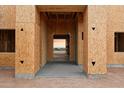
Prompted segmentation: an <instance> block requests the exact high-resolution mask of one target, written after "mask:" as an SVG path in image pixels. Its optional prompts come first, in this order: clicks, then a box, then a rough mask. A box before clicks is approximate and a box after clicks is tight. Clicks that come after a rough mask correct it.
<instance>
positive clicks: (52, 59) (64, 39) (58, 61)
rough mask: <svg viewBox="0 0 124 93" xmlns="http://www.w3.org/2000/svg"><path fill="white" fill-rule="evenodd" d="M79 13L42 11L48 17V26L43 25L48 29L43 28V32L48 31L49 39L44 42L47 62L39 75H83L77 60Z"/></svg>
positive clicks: (47, 37) (47, 36)
mask: <svg viewBox="0 0 124 93" xmlns="http://www.w3.org/2000/svg"><path fill="white" fill-rule="evenodd" d="M39 7H40V6H39ZM79 14H80V12H77V11H72V12H71V11H68V12H64V11H43V12H42V13H41V15H42V16H44V17H45V18H46V20H45V22H43V23H46V25H45V26H46V27H42V28H46V29H45V31H44V29H42V33H45V32H46V39H47V42H46V43H45V42H44V43H43V44H46V47H43V50H42V55H44V53H43V51H45V49H46V50H47V51H46V62H45V64H44V66H43V67H42V68H41V69H40V70H39V72H38V75H37V77H42V76H45V77H72V76H74V77H75V76H76V77H80V76H82V75H83V70H82V69H83V68H82V65H78V62H77V42H78V36H77V35H78V16H79ZM81 14H82V13H81ZM42 18H43V17H42ZM42 18H41V21H42V20H43V19H42ZM42 26H43V24H42ZM43 58H45V57H44V56H43ZM43 62H44V61H42V63H43Z"/></svg>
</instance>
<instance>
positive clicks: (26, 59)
mask: <svg viewBox="0 0 124 93" xmlns="http://www.w3.org/2000/svg"><path fill="white" fill-rule="evenodd" d="M29 10H30V11H29ZM35 13H36V12H35V6H16V62H15V68H16V69H15V76H16V77H17V78H21V77H22V78H32V77H33V76H34V75H35V70H34V66H35V65H34V64H35V63H34V61H35V58H34V56H35V45H34V44H35V26H36V25H35V24H36V23H35V21H36V20H35V19H36V18H35ZM21 29H23V31H21ZM21 61H23V63H21Z"/></svg>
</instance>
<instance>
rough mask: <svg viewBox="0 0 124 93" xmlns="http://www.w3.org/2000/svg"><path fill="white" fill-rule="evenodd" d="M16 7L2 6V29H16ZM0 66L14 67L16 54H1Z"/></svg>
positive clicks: (0, 17) (0, 26)
mask: <svg viewBox="0 0 124 93" xmlns="http://www.w3.org/2000/svg"><path fill="white" fill-rule="evenodd" d="M15 21H16V6H9V5H6V6H5V5H0V29H15ZM0 66H5V67H14V66H15V53H14V52H13V53H8V52H0Z"/></svg>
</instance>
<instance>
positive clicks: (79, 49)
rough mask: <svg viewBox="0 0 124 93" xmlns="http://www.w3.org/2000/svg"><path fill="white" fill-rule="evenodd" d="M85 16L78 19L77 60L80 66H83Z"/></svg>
mask: <svg viewBox="0 0 124 93" xmlns="http://www.w3.org/2000/svg"><path fill="white" fill-rule="evenodd" d="M83 17H84V18H85V16H83V14H80V15H78V19H77V58H78V60H77V61H78V64H83V60H84V59H83V40H82V39H83V37H84V35H83V36H82V33H84V24H83Z"/></svg>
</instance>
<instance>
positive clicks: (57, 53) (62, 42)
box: [53, 35, 69, 62]
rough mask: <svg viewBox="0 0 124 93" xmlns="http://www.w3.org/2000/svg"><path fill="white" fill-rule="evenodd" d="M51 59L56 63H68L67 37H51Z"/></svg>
mask: <svg viewBox="0 0 124 93" xmlns="http://www.w3.org/2000/svg"><path fill="white" fill-rule="evenodd" d="M53 58H54V61H56V62H68V61H69V35H54V36H53Z"/></svg>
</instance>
